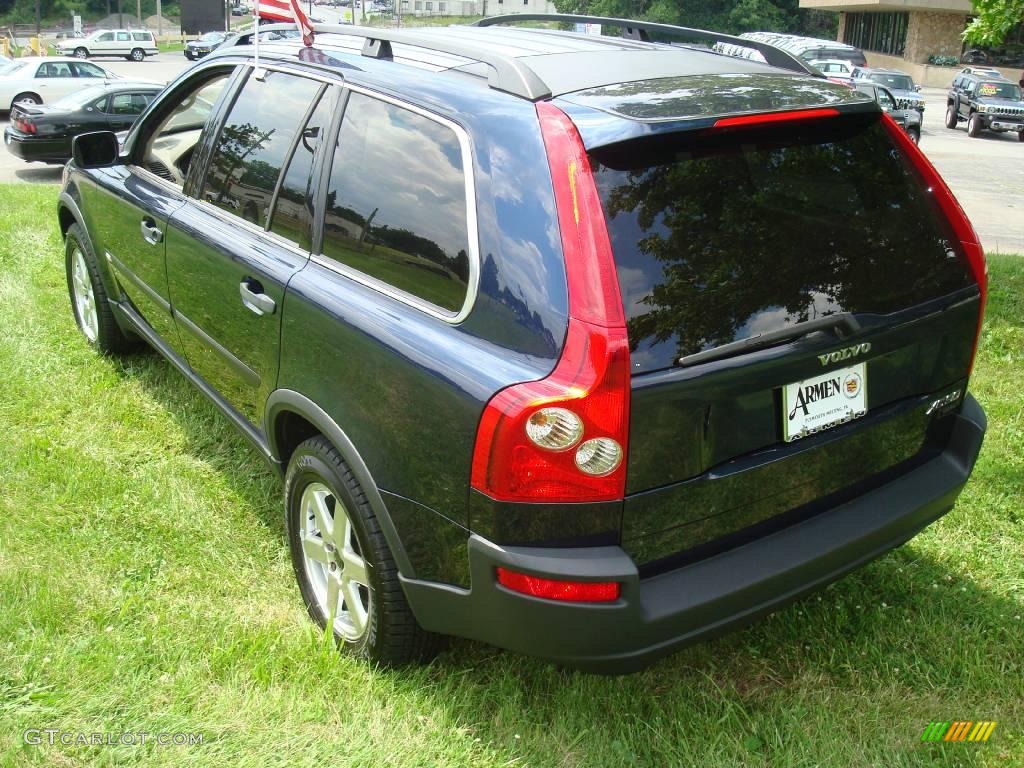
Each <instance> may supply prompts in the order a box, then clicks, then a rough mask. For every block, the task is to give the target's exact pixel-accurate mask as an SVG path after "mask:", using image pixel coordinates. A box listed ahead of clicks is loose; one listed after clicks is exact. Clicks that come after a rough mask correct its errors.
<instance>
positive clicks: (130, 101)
mask: <svg viewBox="0 0 1024 768" xmlns="http://www.w3.org/2000/svg"><path fill="white" fill-rule="evenodd" d="M148 103H149V102H148V101H146V98H145V96H144V95H143V94H141V93H115V94H114V95H113V96H111V97H110V107H109V108H108V109H107V112H108V113H109V114H111V115H138V114H141V113H142V110H144V109H145V108H146V105H147V104H148Z"/></svg>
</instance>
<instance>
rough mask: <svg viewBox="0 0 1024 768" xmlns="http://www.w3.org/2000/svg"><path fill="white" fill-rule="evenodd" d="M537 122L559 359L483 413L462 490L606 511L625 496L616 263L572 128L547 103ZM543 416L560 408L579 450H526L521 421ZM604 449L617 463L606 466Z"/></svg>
mask: <svg viewBox="0 0 1024 768" xmlns="http://www.w3.org/2000/svg"><path fill="white" fill-rule="evenodd" d="M537 115H538V117H539V118H540V126H541V133H542V135H543V137H544V145H545V148H546V149H547V155H548V164H549V165H550V167H551V178H552V183H553V186H554V193H555V204H556V207H557V213H558V225H559V229H560V232H561V239H562V252H563V254H564V257H565V271H566V282H567V284H568V290H569V325H568V331H567V333H566V338H565V345H564V347H563V349H562V356H561V358H560V359H559V361H558V363H557V365H556V366H555V369H554V370H553V371H552V372H551V373H550V374H549V375H548V376H547V377H546V378H544V379H541V380H540V381H530V382H525V383H522V384H516V385H513V386H511V387H508V388H506V389H504V390H502V391H501V392H499V393H498V394H497V395H495V396H494V397H493V398H492V399H491V400H490V402H488V403H487V406H486V408H485V409H484V413H483V416H482V417H481V419H480V426H479V428H478V430H477V438H476V446H475V448H474V451H473V467H472V479H471V482H472V486H473V488H475V489H476V490H478V491H480V492H481V493H484V494H486V495H488V496H490V497H491V498H493V499H497V500H500V501H521V502H583V501H614V500H617V499H621V498H623V496H624V494H625V488H626V466H625V456H626V451H627V448H628V433H629V394H630V391H629V388H630V372H629V342H628V340H627V337H626V324H625V317H624V314H623V311H622V299H621V297H620V295H619V283H618V276H617V274H616V271H615V260H614V258H613V257H612V249H611V242H610V241H609V238H608V229H607V226H606V224H605V219H604V211H603V209H602V207H601V199H600V197H599V196H598V194H597V187H596V186H595V184H594V177H593V174H592V173H591V170H590V161H589V158H588V157H587V154H586V150H585V149H584V147H583V141H582V140H581V139H580V135H579V133H578V132H577V130H576V127H575V126H574V125H573V124H572V121H570V120H569V118H568V117H567V116H566V115H565V113H564V112H562V111H561V110H560V109H558V108H557V107H556V106H554V105H553V104H550V103H548V102H541V103H539V104H537ZM545 407H558V408H565V409H567V410H569V411H571V412H572V413H573V414H575V415H576V416H577V417H579V419H580V421H581V422H582V424H583V432H582V436H581V437H580V438H579V440H577V441H576V442H573V443H572V444H571V445H568V447H566V448H565V449H562V450H552V449H549V448H544V447H542V446H540V445H538V444H537V443H536V442H534V441H533V440H532V439H531V438H530V437H529V435H528V434H527V430H526V427H527V421H528V420H529V419H530V417H531V416H533V415H534V414H536V413H537V411H538V410H540V409H542V408H545ZM595 441H597V442H595ZM609 447H610V449H611V450H612V451H616V452H617V460H616V458H615V457H614V456H612V457H611V458H609V455H608V453H607V449H609ZM595 448H596V450H595ZM587 457H590V459H591V460H590V461H587ZM595 458H596V459H598V461H595V460H594V459H595ZM600 460H606V463H605V464H603V465H602V464H600ZM595 466H596V467H597V469H594V467H595ZM603 469H607V471H603Z"/></svg>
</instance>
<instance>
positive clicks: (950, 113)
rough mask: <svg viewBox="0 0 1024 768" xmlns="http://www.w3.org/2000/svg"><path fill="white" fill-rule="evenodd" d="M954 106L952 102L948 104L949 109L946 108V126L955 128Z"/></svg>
mask: <svg viewBox="0 0 1024 768" xmlns="http://www.w3.org/2000/svg"><path fill="white" fill-rule="evenodd" d="M956 123H957V119H956V107H954V106H953V105H952V104H950V105H949V109H947V110H946V127H947V128H956Z"/></svg>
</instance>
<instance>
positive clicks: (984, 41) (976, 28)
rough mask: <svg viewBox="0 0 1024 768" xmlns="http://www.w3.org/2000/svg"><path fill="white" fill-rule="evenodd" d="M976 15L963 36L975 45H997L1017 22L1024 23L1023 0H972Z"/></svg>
mask: <svg viewBox="0 0 1024 768" xmlns="http://www.w3.org/2000/svg"><path fill="white" fill-rule="evenodd" d="M972 2H973V3H974V10H975V11H977V14H978V15H977V17H975V19H974V21H972V22H971V23H970V24H969V25H968V26H967V30H966V31H965V32H964V37H965V38H966V39H967V40H968V41H970V42H972V43H976V44H977V45H985V46H997V45H999V44H1000V43H1002V42H1003V40H1005V39H1006V34H1007V33H1008V32H1009V31H1010V30H1011V29H1013V27H1015V26H1016V25H1017V24H1024V0H972Z"/></svg>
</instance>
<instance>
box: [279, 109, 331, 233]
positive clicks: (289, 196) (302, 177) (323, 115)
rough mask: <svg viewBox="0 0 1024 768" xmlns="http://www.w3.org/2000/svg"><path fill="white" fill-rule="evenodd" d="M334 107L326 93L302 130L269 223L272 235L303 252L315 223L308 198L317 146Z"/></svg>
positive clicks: (322, 137)
mask: <svg viewBox="0 0 1024 768" xmlns="http://www.w3.org/2000/svg"><path fill="white" fill-rule="evenodd" d="M331 104H332V99H331V97H330V93H328V92H324V94H323V96H321V97H320V103H319V104H317V106H316V109H314V110H313V114H312V115H311V116H310V118H309V121H308V122H307V123H306V125H305V126H304V127H303V129H302V134H301V135H300V136H299V140H298V141H297V142H296V143H295V152H294V153H293V154H292V159H291V161H290V162H289V163H288V170H287V171H285V174H284V179H283V180H282V181H281V187H280V189H279V191H278V193H277V200H276V201H275V202H274V210H273V212H272V214H271V219H270V231H271V232H274V233H275V234H278V235H280V236H281V237H283V238H285V239H286V240H291V241H292V242H293V243H297V244H299V245H301V246H302V247H304V248H308V247H309V232H310V223H311V222H312V219H313V201H312V199H311V198H310V196H309V181H310V173H311V172H312V170H313V157H314V155H315V154H316V150H317V146H318V145H319V144H320V142H321V141H322V140H323V139H324V134H325V133H326V132H327V129H328V128H329V127H330V124H331Z"/></svg>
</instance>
